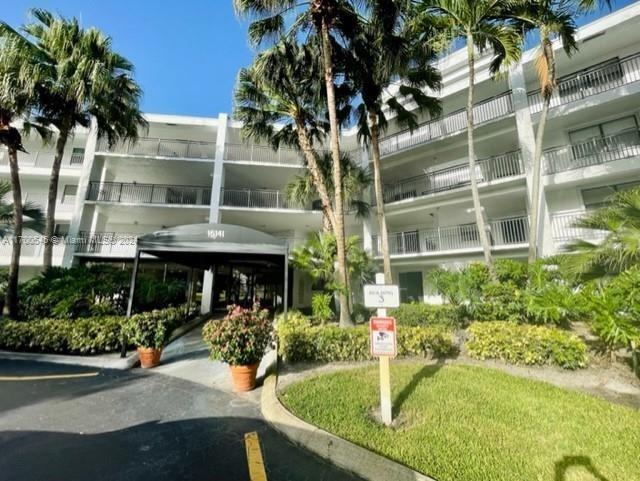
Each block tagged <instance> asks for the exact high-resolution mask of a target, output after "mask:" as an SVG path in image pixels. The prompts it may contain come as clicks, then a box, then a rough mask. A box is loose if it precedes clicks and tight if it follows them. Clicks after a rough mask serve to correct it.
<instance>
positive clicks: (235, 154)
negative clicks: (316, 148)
mask: <svg viewBox="0 0 640 481" xmlns="http://www.w3.org/2000/svg"><path fill="white" fill-rule="evenodd" d="M224 158H225V160H227V161H231V162H252V163H256V164H277V165H289V166H300V165H302V163H303V158H302V155H301V154H300V152H298V151H297V150H295V149H287V148H280V149H278V150H274V149H272V148H271V147H268V146H265V145H253V144H251V145H247V144H232V143H229V144H225V146H224Z"/></svg>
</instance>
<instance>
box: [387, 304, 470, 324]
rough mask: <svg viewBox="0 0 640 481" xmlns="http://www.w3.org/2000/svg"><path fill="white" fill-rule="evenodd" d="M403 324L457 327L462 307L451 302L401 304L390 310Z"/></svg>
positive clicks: (390, 313) (399, 322)
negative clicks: (440, 303) (439, 303)
mask: <svg viewBox="0 0 640 481" xmlns="http://www.w3.org/2000/svg"><path fill="white" fill-rule="evenodd" d="M389 315H390V316H392V317H395V318H396V321H398V325H401V326H432V325H442V326H450V327H457V326H459V325H460V321H461V316H460V308H459V307H458V306H454V305H451V304H442V305H433V304H425V303H424V302H411V303H405V304H401V305H400V307H397V308H395V309H390V310H389Z"/></svg>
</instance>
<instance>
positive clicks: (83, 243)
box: [76, 231, 139, 257]
mask: <svg viewBox="0 0 640 481" xmlns="http://www.w3.org/2000/svg"><path fill="white" fill-rule="evenodd" d="M138 235H139V234H131V233H128V232H94V233H90V232H86V231H81V232H80V233H79V234H78V238H77V242H76V253H77V254H96V255H101V256H112V257H133V256H134V254H135V252H136V243H137V240H138Z"/></svg>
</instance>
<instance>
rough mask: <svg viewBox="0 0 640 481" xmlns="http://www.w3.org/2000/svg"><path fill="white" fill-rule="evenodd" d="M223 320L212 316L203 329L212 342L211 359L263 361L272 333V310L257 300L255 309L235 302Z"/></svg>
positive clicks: (236, 362) (235, 363)
mask: <svg viewBox="0 0 640 481" xmlns="http://www.w3.org/2000/svg"><path fill="white" fill-rule="evenodd" d="M227 310H228V313H227V315H226V316H225V317H224V319H222V320H211V321H209V322H207V324H205V326H204V328H203V330H202V336H203V338H204V340H205V341H206V342H207V343H208V344H209V348H210V351H211V359H215V360H217V361H223V362H226V363H228V364H230V365H232V366H248V365H251V364H256V363H258V362H260V360H261V359H262V356H263V355H264V353H265V351H266V349H267V347H268V346H269V342H270V341H271V337H272V325H271V321H270V319H269V311H267V310H266V309H260V305H259V304H254V305H253V307H252V308H251V309H243V308H242V307H240V306H236V305H232V306H229V307H227Z"/></svg>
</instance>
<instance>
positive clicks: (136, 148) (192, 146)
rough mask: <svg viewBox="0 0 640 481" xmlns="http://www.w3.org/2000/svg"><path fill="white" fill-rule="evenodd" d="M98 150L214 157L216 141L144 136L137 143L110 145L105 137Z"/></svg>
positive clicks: (149, 155) (185, 157)
mask: <svg viewBox="0 0 640 481" xmlns="http://www.w3.org/2000/svg"><path fill="white" fill-rule="evenodd" d="M96 151H97V152H110V153H114V154H126V155H142V156H146V157H172V158H183V159H214V158H215V155H216V143H215V142H204V141H197V140H179V139H156V138H148V137H143V138H140V139H138V141H137V142H135V143H124V144H117V145H114V146H113V147H109V143H108V142H107V141H106V140H105V139H101V140H100V141H99V142H98V146H97V147H96Z"/></svg>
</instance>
